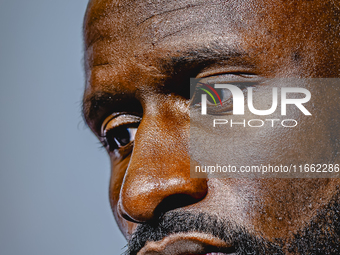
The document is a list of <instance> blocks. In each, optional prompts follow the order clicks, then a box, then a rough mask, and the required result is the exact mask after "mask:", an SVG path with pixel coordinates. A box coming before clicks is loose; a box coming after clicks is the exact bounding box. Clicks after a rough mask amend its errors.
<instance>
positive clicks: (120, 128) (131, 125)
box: [100, 114, 141, 153]
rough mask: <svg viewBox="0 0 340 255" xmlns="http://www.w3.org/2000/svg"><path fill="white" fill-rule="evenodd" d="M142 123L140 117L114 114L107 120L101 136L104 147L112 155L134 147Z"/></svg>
mask: <svg viewBox="0 0 340 255" xmlns="http://www.w3.org/2000/svg"><path fill="white" fill-rule="evenodd" d="M140 121H141V118H140V117H137V116H134V115H128V114H121V115H117V114H112V115H111V116H109V117H108V118H106V119H105V121H104V122H103V125H102V128H101V134H102V135H101V136H100V140H101V143H102V145H103V147H104V148H106V149H107V150H108V151H109V152H110V153H111V152H113V151H116V150H118V152H119V151H124V150H125V149H129V147H132V145H133V142H134V138H135V134H136V132H137V128H138V126H139V123H140Z"/></svg>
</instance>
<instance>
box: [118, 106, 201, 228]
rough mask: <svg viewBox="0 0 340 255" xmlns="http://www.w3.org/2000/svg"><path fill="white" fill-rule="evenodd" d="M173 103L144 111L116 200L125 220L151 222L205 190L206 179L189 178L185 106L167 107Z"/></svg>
mask: <svg viewBox="0 0 340 255" xmlns="http://www.w3.org/2000/svg"><path fill="white" fill-rule="evenodd" d="M173 106H174V104H171V106H169V107H167V106H164V107H162V108H160V109H158V110H156V112H155V110H154V109H155V108H153V110H152V111H150V112H147V111H146V112H144V116H143V120H142V122H141V124H140V126H139V128H138V131H137V134H136V137H135V145H134V149H133V153H132V156H131V159H130V164H129V166H128V169H127V170H126V173H125V177H124V180H123V183H122V186H121V191H120V196H119V201H118V211H119V213H120V214H121V215H122V217H124V218H125V219H127V220H130V221H133V222H138V223H142V222H148V221H152V220H153V219H154V218H157V217H158V216H159V215H160V214H161V213H164V212H166V211H169V210H173V209H175V208H179V207H185V206H188V205H191V204H194V203H197V202H199V201H201V200H202V199H203V198H204V197H205V195H206V193H207V181H206V179H204V178H190V157H189V132H190V131H189V126H190V120H189V113H188V110H183V109H186V108H187V107H186V108H183V107H182V108H181V107H179V109H170V107H173ZM177 106H178V105H177Z"/></svg>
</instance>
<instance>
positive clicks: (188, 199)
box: [154, 194, 203, 219]
mask: <svg viewBox="0 0 340 255" xmlns="http://www.w3.org/2000/svg"><path fill="white" fill-rule="evenodd" d="M202 199H203V198H200V199H197V198H194V197H192V196H190V195H187V194H174V195H171V196H168V197H166V198H164V199H163V200H162V202H161V203H159V205H158V206H157V207H156V208H155V211H154V216H155V217H154V218H155V219H157V218H159V217H162V215H163V214H164V213H166V212H168V211H171V210H174V209H177V208H182V207H186V206H189V205H192V204H195V203H197V202H199V201H201V200H202Z"/></svg>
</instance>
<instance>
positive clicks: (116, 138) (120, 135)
mask: <svg viewBox="0 0 340 255" xmlns="http://www.w3.org/2000/svg"><path fill="white" fill-rule="evenodd" d="M106 140H107V143H108V145H109V149H110V150H111V151H113V150H114V149H118V148H119V147H122V146H125V145H127V144H128V143H130V132H129V130H128V129H127V128H126V127H117V128H114V129H112V130H109V131H108V132H107V133H106ZM117 143H118V144H117Z"/></svg>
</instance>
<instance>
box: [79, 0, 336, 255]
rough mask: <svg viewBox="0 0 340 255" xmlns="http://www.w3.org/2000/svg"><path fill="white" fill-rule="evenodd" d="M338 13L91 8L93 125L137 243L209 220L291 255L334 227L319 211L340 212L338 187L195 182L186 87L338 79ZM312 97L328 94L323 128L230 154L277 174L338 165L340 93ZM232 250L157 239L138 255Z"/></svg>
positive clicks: (186, 238)
mask: <svg viewBox="0 0 340 255" xmlns="http://www.w3.org/2000/svg"><path fill="white" fill-rule="evenodd" d="M337 4H338V3H334V2H333V1H324V0H315V1H283V0H282V1H279V0H275V1H257V0H254V1H243V0H239V1H194V0H184V1H159V2H158V1H151V2H150V3H149V2H148V1H112V0H103V1H99V0H98V1H96V0H94V1H90V3H89V7H88V10H87V13H86V16H85V23H84V37H85V67H86V90H85V94H84V116H85V119H86V122H87V123H88V125H89V127H90V128H91V129H92V131H93V132H94V133H95V135H96V136H97V137H98V138H99V139H100V140H101V141H102V142H103V144H104V146H106V148H107V150H108V153H109V155H110V159H111V181H110V192H109V195H110V202H111V207H112V210H113V213H114V216H115V218H116V221H117V223H118V225H119V227H120V229H121V231H122V232H123V234H124V235H125V237H126V238H127V239H128V240H129V239H130V238H131V236H132V234H133V233H134V231H135V230H136V229H137V227H138V226H145V225H150V226H153V225H157V224H158V223H159V221H161V219H162V216H164V215H167V214H169V213H172V212H178V213H188V212H190V213H191V214H192V215H198V214H199V213H206V214H208V215H211V216H214V217H217V218H218V219H224V220H227V221H230V222H233V223H234V224H235V225H237V226H239V227H240V228H242V229H244V230H245V231H247V232H249V233H251V234H252V235H254V236H255V237H258V238H263V239H265V240H267V241H268V242H273V243H275V244H277V245H278V246H280V249H281V250H282V252H284V253H286V254H289V253H291V254H296V253H299V252H301V251H299V250H298V249H295V250H294V249H289V246H292V245H294V242H295V243H296V241H292V240H295V238H296V235H298V234H301V233H302V232H303V231H305V229H306V228H307V227H308V226H310V224H311V222H313V221H318V219H319V218H320V219H321V218H322V217H323V218H325V217H326V216H322V217H321V216H320V215H321V214H322V213H321V212H326V213H325V214H327V210H332V212H333V211H336V210H337V205H333V206H331V207H330V204H331V203H334V201H337V192H338V190H339V188H338V187H339V183H340V181H339V180H338V179H216V178H190V157H189V127H190V118H189V105H190V103H191V98H190V95H189V93H188V89H189V88H188V83H189V78H190V77H196V78H205V79H213V78H215V77H219V78H221V79H225V80H230V79H233V80H235V79H236V80H237V79H245V78H246V79H250V80H251V79H255V78H257V77H300V78H329V77H338V76H339V70H340V57H339V56H340V54H339V53H340V52H339V42H340V40H339V39H340V38H339V32H340V31H339V28H338V24H339V17H340V13H339V9H338V7H337ZM311 93H312V94H313V95H322V96H321V97H320V99H318V100H319V101H318V102H316V103H318V106H319V109H318V111H317V113H316V114H314V117H315V118H314V119H313V120H315V119H317V120H318V122H313V120H309V121H310V122H308V123H306V125H303V126H302V128H300V129H297V131H295V132H294V133H291V134H288V135H287V134H282V133H280V132H271V133H268V135H267V136H265V137H264V138H263V139H262V140H261V142H259V144H258V146H256V148H255V147H252V142H254V143H258V141H256V140H254V139H255V138H253V137H255V136H256V134H254V133H251V134H250V133H249V134H242V135H241V136H237V135H236V136H235V137H236V138H237V139H239V140H238V141H237V143H238V144H240V145H242V146H243V148H244V149H242V150H241V151H240V150H237V148H233V147H232V146H231V147H230V153H229V154H228V155H229V156H228V157H230V160H234V161H237V162H241V163H244V164H252V163H253V158H251V157H249V156H248V155H247V153H246V152H249V153H250V152H251V153H250V154H251V155H256V156H255V158H256V160H258V161H259V162H266V163H272V164H278V163H285V162H288V161H287V159H288V158H289V160H290V161H289V162H291V161H293V162H294V161H295V162H302V161H303V162H309V163H311V162H315V161H318V162H323V161H327V162H330V161H331V162H334V163H335V162H337V163H339V162H340V161H339V156H338V155H337V151H338V147H339V145H338V144H337V143H336V142H334V141H336V140H337V139H338V138H339V141H340V137H338V136H340V134H338V133H339V132H337V130H339V129H338V128H339V126H338V122H335V124H334V119H340V118H339V117H340V116H338V114H339V113H338V111H337V110H336V109H339V105H338V102H337V100H329V98H331V96H332V95H334V91H332V90H329V91H327V90H326V91H322V92H321V91H319V90H318V88H315V89H314V90H312V91H311ZM326 99H328V101H327V104H326V103H322V102H323V101H324V100H326ZM332 109H334V110H332ZM332 121H333V122H332ZM320 123H323V124H320ZM329 123H333V125H329ZM307 127H308V129H307ZM259 132H260V131H259ZM306 132H308V139H306V138H305V134H306ZM122 134H125V137H126V134H128V135H127V138H126V139H125V140H122V139H121V140H119V138H121V137H122V136H124V135H122ZM115 138H116V140H115ZM117 139H118V140H117ZM228 144H229V143H228ZM268 145H269V146H268ZM247 146H248V147H247ZM282 148H289V149H285V150H283V149H282ZM261 160H262V161H261ZM329 217H330V216H329ZM173 224H176V223H173ZM325 224H326V223H325ZM325 224H321V225H320V227H319V228H326V226H325ZM309 231H312V230H309ZM305 235H306V236H308V231H307V232H306V234H305ZM332 235H333V236H334V235H335V234H334V233H332ZM307 239H308V238H307ZM278 240H280V241H278ZM233 246H235V243H234V241H233V240H227V239H225V238H223V237H221V236H216V235H213V234H211V233H202V231H198V232H195V231H189V232H185V231H181V232H180V233H172V234H169V235H168V236H167V237H164V238H162V239H160V240H153V241H152V239H150V240H148V241H147V242H146V244H145V245H144V247H143V248H142V249H141V250H140V252H139V253H138V254H179V255H184V254H211V252H217V251H221V252H223V253H221V254H228V252H229V251H230V252H234V251H235V249H234V248H233ZM328 246H329V245H328ZM207 247H209V248H207ZM211 247H212V248H211ZM140 248H141V247H140ZM223 249H224V250H223ZM236 251H237V249H236ZM332 252H333V253H332ZM239 253H241V252H239ZM131 254H132V253H131ZM305 254H307V253H305ZM311 254H312V253H311ZM323 254H337V253H336V251H335V250H334V249H333V251H332V250H330V251H329V252H328V253H327V252H326V253H323Z"/></svg>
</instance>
